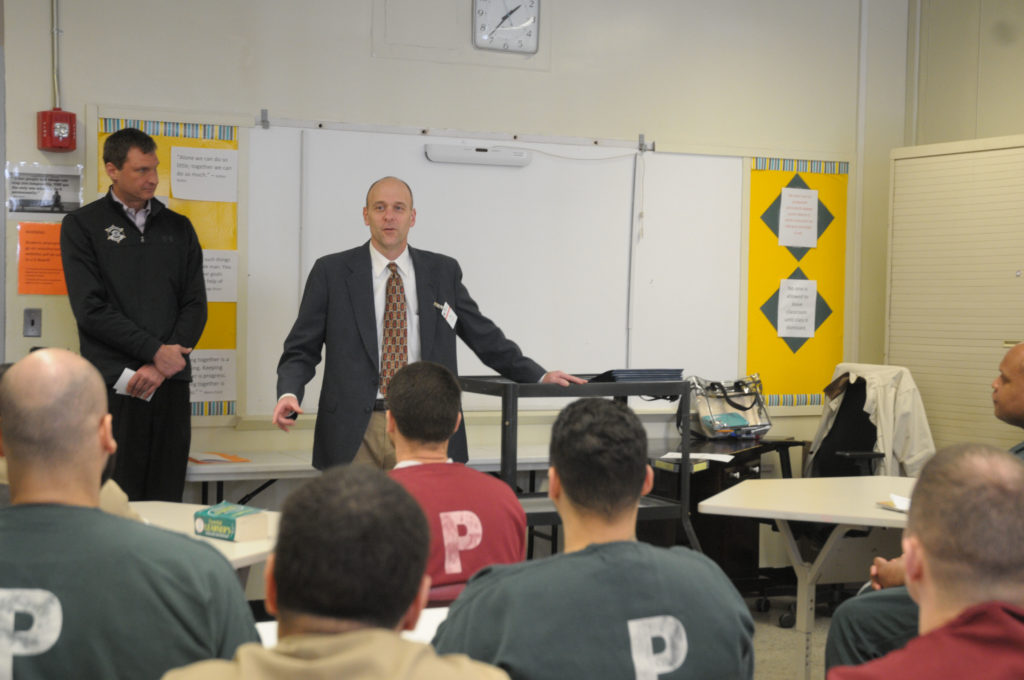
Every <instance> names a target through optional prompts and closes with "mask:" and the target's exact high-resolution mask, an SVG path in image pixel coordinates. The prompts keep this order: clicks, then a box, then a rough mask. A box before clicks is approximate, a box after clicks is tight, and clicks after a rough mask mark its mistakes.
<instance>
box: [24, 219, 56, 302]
mask: <svg viewBox="0 0 1024 680" xmlns="http://www.w3.org/2000/svg"><path fill="white" fill-rule="evenodd" d="M18 294H19V295H67V294H68V287H67V284H66V283H65V282H64V264H63V263H62V262H61V259H60V225H59V224H50V223H46V222H19V223H18Z"/></svg>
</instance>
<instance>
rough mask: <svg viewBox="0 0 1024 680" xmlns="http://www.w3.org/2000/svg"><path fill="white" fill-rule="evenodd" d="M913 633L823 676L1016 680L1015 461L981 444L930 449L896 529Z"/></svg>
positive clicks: (1021, 591)
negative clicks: (912, 607) (900, 529)
mask: <svg viewBox="0 0 1024 680" xmlns="http://www.w3.org/2000/svg"><path fill="white" fill-rule="evenodd" d="M903 564H904V572H905V577H906V583H907V588H908V589H909V591H910V595H911V597H913V598H914V601H916V602H917V604H918V605H919V608H920V614H919V617H918V629H919V631H920V635H919V636H918V637H916V638H914V639H913V640H911V641H910V642H908V643H907V645H906V647H904V648H903V649H899V650H896V651H893V652H890V653H889V654H887V655H886V656H884V657H882V658H880V659H876V660H874V661H869V662H868V663H865V664H861V665H859V666H837V667H835V668H833V669H832V670H830V671H829V674H828V678H829V680H876V679H877V680H889V679H890V678H929V679H931V680H947V679H948V680H954V679H959V678H985V680H1011V679H1012V680H1016V679H1018V678H1024V463H1022V462H1021V461H1020V460H1019V459H1017V458H1015V457H1014V456H1012V455H1010V454H1009V453H1007V452H1005V451H1001V450H999V449H996V448H994V447H991V446H987V445H984V444H960V445H957V446H953V447H949V448H946V449H943V450H942V451H939V452H938V453H936V454H935V457H934V458H932V459H931V460H930V461H928V463H927V464H925V467H924V469H923V470H922V471H921V477H920V479H919V480H918V482H917V484H916V486H915V487H914V493H913V496H912V497H911V501H910V512H909V514H908V517H907V528H906V530H905V531H904V533H903Z"/></svg>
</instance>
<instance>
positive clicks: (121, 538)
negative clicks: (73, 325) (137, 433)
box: [0, 349, 259, 680]
mask: <svg viewBox="0 0 1024 680" xmlns="http://www.w3.org/2000/svg"><path fill="white" fill-rule="evenodd" d="M0 418H2V419H3V435H2V441H0V447H2V448H0V451H2V454H3V456H4V457H5V458H6V459H7V471H8V473H9V475H10V491H11V502H12V505H11V506H10V507H7V508H3V509H0V678H11V677H14V678H18V680H31V679H32V678H41V679H42V678H46V679H52V678H87V679H88V678H94V679H96V680H101V679H102V680H117V679H118V678H124V679H125V680H146V679H147V678H150V679H152V678H159V677H160V676H161V675H162V674H163V673H164V672H165V671H166V670H168V669H169V668H174V667H177V666H181V665H183V664H186V663H191V662H193V661H197V660H199V659H209V658H213V657H224V658H230V657H231V655H232V654H234V653H235V649H236V648H237V647H238V646H239V645H240V644H242V643H244V642H249V641H252V640H257V639H259V638H258V636H257V634H256V628H255V625H254V624H253V619H252V613H251V612H250V610H249V606H248V604H247V603H246V601H245V596H244V594H243V593H242V588H241V585H240V584H239V581H238V577H237V575H236V574H235V571H234V570H233V569H232V568H231V565H230V564H228V562H227V560H225V559H224V557H223V556H222V555H221V554H220V553H219V552H217V550H216V549H214V548H213V547H212V546H210V545H207V544H205V543H203V542H202V541H198V540H195V539H193V538H189V537H188V536H182V535H179V534H174V533H171V532H169V531H164V530H163V529H157V528H155V527H149V526H145V525H144V524H142V523H140V522H135V521H131V520H128V519H124V518H122V517H114V516H112V515H109V514H107V513H105V512H101V511H100V510H99V508H98V505H99V498H100V478H101V476H102V474H103V470H104V469H105V468H106V467H107V463H108V461H109V459H110V457H111V456H112V455H114V451H115V449H116V448H117V443H116V442H115V441H114V437H113V434H112V431H111V416H110V414H109V413H108V412H107V389H106V386H105V385H104V384H103V379H102V378H101V377H100V374H99V372H98V371H97V370H96V369H95V368H93V366H92V365H91V364H90V363H89V362H87V361H86V360H85V359H82V358H81V357H80V356H78V355H76V354H72V353H71V352H67V351H64V350H57V349H47V350H40V351H38V352H33V353H32V354H29V355H28V356H27V357H26V358H24V359H22V360H21V361H19V362H18V363H16V364H15V365H14V366H13V367H12V368H11V369H10V370H8V371H7V373H6V374H5V375H4V376H3V380H2V381H0Z"/></svg>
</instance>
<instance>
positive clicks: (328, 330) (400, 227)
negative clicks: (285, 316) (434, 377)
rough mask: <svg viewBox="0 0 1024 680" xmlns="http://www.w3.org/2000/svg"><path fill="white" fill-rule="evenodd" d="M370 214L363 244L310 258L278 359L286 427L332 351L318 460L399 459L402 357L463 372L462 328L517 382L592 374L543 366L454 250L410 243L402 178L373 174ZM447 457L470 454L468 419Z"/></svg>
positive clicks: (316, 442) (412, 214) (376, 463)
mask: <svg viewBox="0 0 1024 680" xmlns="http://www.w3.org/2000/svg"><path fill="white" fill-rule="evenodd" d="M363 222H364V223H365V224H366V226H367V227H369V228H370V240H369V241H368V242H367V243H364V244H363V245H361V246H357V247H355V248H352V249H351V250H346V251H343V252H340V253H334V254H332V255H326V256H324V257H321V258H320V259H319V260H317V261H316V263H314V265H313V269H312V271H310V273H309V277H308V278H307V279H306V288H305V291H304V292H303V294H302V302H301V304H300V305H299V313H298V317H297V318H296V319H295V324H294V325H293V326H292V330H291V332H290V333H289V334H288V337H287V338H286V339H285V341H284V351H283V352H282V353H281V360H280V361H279V362H278V364H277V397H278V401H277V406H276V407H275V408H274V415H273V422H274V424H275V425H277V426H278V427H280V428H281V429H282V430H285V431H286V432H287V431H288V429H289V428H290V427H291V426H292V425H293V424H294V423H295V417H296V416H297V415H298V414H300V413H302V409H301V408H300V406H299V405H300V403H301V402H302V397H303V394H304V390H305V388H306V383H308V382H309V381H310V380H311V379H312V378H313V375H314V374H315V373H316V366H317V364H319V363H320V358H321V356H322V355H324V368H323V387H322V388H321V390H320V404H319V410H318V411H317V420H316V429H315V430H314V433H313V467H315V468H317V469H319V470H323V469H326V468H328V467H331V466H332V465H341V464H343V463H349V462H356V463H361V464H366V465H371V466H373V467H376V468H379V469H383V470H390V469H391V468H393V467H394V466H395V447H394V445H393V444H392V443H391V440H390V439H388V435H387V432H386V423H385V418H384V412H385V411H386V410H387V402H386V397H387V388H388V381H389V380H390V379H391V376H392V375H394V374H395V372H396V371H397V370H398V369H400V368H401V367H402V366H405V365H406V364H407V363H413V362H415V361H420V360H423V361H433V362H435V363H438V364H441V365H442V366H444V367H446V368H447V369H448V370H450V371H451V372H452V373H454V374H456V375H458V373H459V370H458V365H457V362H456V353H455V350H456V343H455V338H456V337H458V338H461V339H462V341H463V342H465V343H466V345H467V346H468V347H469V348H470V349H471V350H473V352H474V354H476V355H477V357H479V358H480V360H481V361H482V362H484V363H485V364H487V365H488V366H489V367H490V368H492V369H494V370H495V371H497V372H498V373H500V374H501V375H503V376H505V377H506V378H508V379H509V380H515V381H517V382H524V383H535V382H546V383H554V384H558V385H568V384H569V383H571V382H572V383H582V382H585V381H584V380H581V379H580V378H577V377H575V376H572V375H569V374H568V373H564V372H562V371H548V372H545V371H544V369H543V368H541V366H540V365H539V364H538V363H537V362H535V361H534V360H533V359H530V358H529V357H527V356H524V355H523V353H522V351H521V350H520V349H519V345H517V344H516V343H514V342H512V341H511V340H509V339H508V338H507V337H505V334H504V333H502V331H501V329H500V328H498V326H497V325H495V323H494V322H493V321H491V320H490V319H488V318H487V317H486V316H484V315H483V314H482V313H481V312H480V308H479V307H477V304H476V302H475V301H474V300H473V298H472V297H470V295H469V291H468V290H466V286H465V285H463V283H462V269H461V267H459V263H458V262H456V261H455V260H454V259H453V258H451V257H447V256H445V255H440V254H438V253H432V252H429V251H426V250H420V249H418V248H412V247H409V245H408V242H409V230H410V229H412V228H413V226H415V224H416V209H415V208H414V207H413V201H412V190H411V189H410V188H409V185H408V184H406V183H405V182H403V181H402V180H400V179H398V178H397V177H383V178H381V179H379V180H377V181H376V182H374V183H373V184H372V185H371V186H370V190H369V191H368V192H367V194H366V207H365V208H363ZM325 350H326V352H325ZM448 455H449V456H450V457H451V459H452V460H454V461H456V462H459V463H465V462H466V461H467V460H468V459H469V453H468V451H467V448H466V429H465V425H464V424H463V423H460V424H459V429H458V430H457V431H456V432H455V434H454V435H452V438H451V440H450V442H449V447H448Z"/></svg>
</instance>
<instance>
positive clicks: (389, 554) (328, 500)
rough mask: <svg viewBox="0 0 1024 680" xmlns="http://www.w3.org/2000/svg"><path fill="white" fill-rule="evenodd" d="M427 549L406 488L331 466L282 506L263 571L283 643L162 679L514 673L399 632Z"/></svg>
mask: <svg viewBox="0 0 1024 680" xmlns="http://www.w3.org/2000/svg"><path fill="white" fill-rule="evenodd" d="M428 549H429V538H428V535H427V522H426V520H425V519H424V517H423V513H422V511H421V510H420V508H419V506H418V505H417V504H416V501H415V500H414V499H413V498H412V496H410V495H409V494H408V493H407V492H406V491H405V490H404V489H403V488H402V487H401V486H399V485H398V484H396V483H395V482H394V481H392V480H390V479H388V478H387V476H386V475H385V474H384V473H382V472H380V471H378V470H375V469H372V468H370V467H367V466H360V465H346V466H340V467H335V468H332V469H330V470H328V471H327V472H325V473H324V474H323V475H321V476H320V477H317V478H315V479H313V480H311V481H309V482H307V483H306V484H304V485H303V486H301V487H300V488H298V489H296V490H295V491H294V492H292V494H291V495H289V497H288V499H287V500H286V501H285V504H284V510H283V512H282V514H281V524H280V529H279V534H278V538H277V547H276V549H275V552H274V554H273V555H272V556H271V558H270V559H269V560H268V561H267V568H266V572H265V573H266V607H267V611H269V612H271V613H272V614H274V615H276V616H277V621H278V628H277V634H278V644H277V646H276V647H275V648H273V649H266V648H264V647H262V646H260V645H258V644H251V645H243V646H242V647H240V648H239V649H238V653H237V654H236V656H235V659H234V660H233V661H207V662H203V663H197V664H193V665H191V666H187V667H185V668H181V669H178V670H176V671H172V672H171V673H168V674H167V675H166V676H164V677H165V680H202V679H204V678H209V679H211V680H224V679H226V678H240V679H241V678H244V679H245V680H281V679H283V678H289V679H292V678H295V679H301V678H346V680H378V679H379V680H385V679H388V680H390V679H391V678H408V679H410V680H411V679H414V678H415V679H428V680H459V679H461V678H466V679H468V678H479V679H482V680H488V679H491V680H500V679H501V678H507V676H506V675H505V673H503V672H501V671H500V670H498V669H497V668H492V667H490V666H487V665H486V664H482V663H478V662H476V661H472V660H470V659H468V658H466V657H465V656H461V655H451V656H438V655H437V654H436V653H435V652H434V650H433V649H431V648H430V646H429V645H425V644H422V643H418V642H412V641H409V640H404V639H402V637H401V635H399V631H401V630H412V629H413V628H414V627H415V625H416V621H417V619H418V618H419V615H420V612H421V611H422V609H423V607H424V605H425V604H426V602H427V593H428V591H429V589H430V577H429V576H426V575H425V574H424V568H425V566H426V563H427V551H428Z"/></svg>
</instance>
